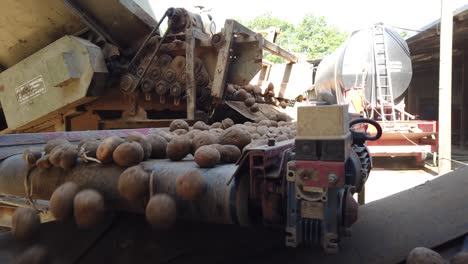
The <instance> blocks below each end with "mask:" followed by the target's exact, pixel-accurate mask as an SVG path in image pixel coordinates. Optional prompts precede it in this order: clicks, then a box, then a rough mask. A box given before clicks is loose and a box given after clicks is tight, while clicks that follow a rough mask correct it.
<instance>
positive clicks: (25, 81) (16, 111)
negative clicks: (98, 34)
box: [0, 36, 107, 129]
mask: <svg viewBox="0 0 468 264" xmlns="http://www.w3.org/2000/svg"><path fill="white" fill-rule="evenodd" d="M105 73H107V68H106V65H105V61H104V56H103V54H102V52H101V49H100V48H99V47H97V46H96V45H94V44H92V43H90V42H88V41H86V40H83V39H80V38H77V37H73V36H65V37H62V38H60V39H59V40H57V41H55V42H53V43H52V44H50V45H49V46H47V47H46V48H44V49H41V50H40V51H38V52H36V53H34V54H33V55H31V56H29V57H28V58H27V59H25V60H23V61H21V62H19V63H17V64H16V65H14V66H12V67H10V68H9V69H7V70H6V71H4V72H2V73H0V86H2V87H3V89H2V90H0V100H1V104H2V107H3V111H4V113H5V117H6V121H7V124H8V128H9V129H18V128H21V127H24V126H30V125H32V124H33V123H34V122H36V123H37V122H40V120H45V119H47V118H50V117H51V115H57V114H58V113H64V112H66V111H68V110H70V109H73V108H74V107H76V106H77V105H78V104H82V103H85V102H88V101H91V100H93V99H95V97H92V96H87V93H88V89H89V88H90V84H91V82H92V80H93V77H95V76H96V74H105Z"/></svg>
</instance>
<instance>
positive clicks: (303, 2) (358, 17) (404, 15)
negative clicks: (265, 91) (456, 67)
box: [138, 0, 468, 32]
mask: <svg viewBox="0 0 468 264" xmlns="http://www.w3.org/2000/svg"><path fill="white" fill-rule="evenodd" d="M140 1H145V0H139V1H138V2H140ZM146 1H149V3H150V5H151V7H152V9H153V11H154V13H155V14H156V17H157V18H159V17H161V14H162V13H163V12H164V11H165V10H166V9H167V8H168V7H185V8H187V9H190V8H192V7H193V6H197V5H199V6H204V7H206V8H211V9H212V11H211V15H212V16H213V17H214V19H215V21H216V24H217V31H219V30H220V29H221V28H222V25H223V24H224V20H225V19H229V18H233V19H241V20H242V21H248V20H250V19H252V18H254V17H256V16H259V15H262V14H265V13H268V12H270V13H272V15H273V16H276V17H279V18H282V19H284V20H286V21H288V22H290V23H298V22H299V21H300V20H301V18H302V17H303V16H304V15H306V14H313V15H315V16H324V17H325V19H326V20H327V22H329V23H331V24H333V25H335V26H336V27H338V28H339V29H340V30H342V31H347V32H352V31H354V30H358V29H360V28H364V27H368V26H369V25H371V24H373V23H375V22H383V23H385V24H387V25H391V26H395V27H402V28H409V29H415V30H417V29H420V28H422V27H424V26H425V25H427V24H429V23H431V22H433V21H434V20H437V19H439V18H440V6H441V0H353V1H351V0H320V1H319V0H286V1H274V0H234V1H229V0H146ZM444 1H450V4H451V5H452V7H453V9H454V10H455V9H456V8H458V7H460V6H463V5H466V4H468V0H444Z"/></svg>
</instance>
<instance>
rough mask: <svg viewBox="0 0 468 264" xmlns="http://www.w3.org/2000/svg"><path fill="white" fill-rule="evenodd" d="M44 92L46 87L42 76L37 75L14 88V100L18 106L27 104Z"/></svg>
mask: <svg viewBox="0 0 468 264" xmlns="http://www.w3.org/2000/svg"><path fill="white" fill-rule="evenodd" d="M45 92H46V86H45V84H44V79H43V78H42V75H39V76H37V77H35V78H34V79H32V80H30V81H28V82H26V83H24V84H22V85H21V86H18V87H16V88H15V93H16V100H18V103H19V104H24V103H27V102H28V101H30V100H31V99H33V98H35V97H38V96H39V95H41V94H43V93H45Z"/></svg>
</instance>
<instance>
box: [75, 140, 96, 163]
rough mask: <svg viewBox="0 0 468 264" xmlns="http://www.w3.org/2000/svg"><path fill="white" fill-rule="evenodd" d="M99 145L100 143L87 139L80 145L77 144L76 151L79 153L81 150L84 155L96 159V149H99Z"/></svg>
mask: <svg viewBox="0 0 468 264" xmlns="http://www.w3.org/2000/svg"><path fill="white" fill-rule="evenodd" d="M99 144H101V141H99V140H97V139H93V138H89V139H84V140H81V141H80V143H79V144H78V151H81V150H82V149H83V150H84V152H85V153H86V156H88V157H91V158H96V152H97V149H98V148H99Z"/></svg>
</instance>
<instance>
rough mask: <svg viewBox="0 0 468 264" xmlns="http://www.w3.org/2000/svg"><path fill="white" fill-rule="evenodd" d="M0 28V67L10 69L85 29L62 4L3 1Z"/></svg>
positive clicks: (57, 1)
mask: <svg viewBox="0 0 468 264" xmlns="http://www.w3.org/2000/svg"><path fill="white" fill-rule="evenodd" d="M0 28H1V29H2V30H0V40H1V41H0V65H2V66H3V67H5V68H8V67H11V66H13V65H14V64H16V63H18V62H19V61H21V60H22V59H24V58H26V57H27V56H30V55H32V54H33V53H34V52H36V51H38V50H39V49H42V48H44V47H45V46H47V45H49V44H50V43H52V42H53V41H55V40H57V39H59V38H60V37H62V36H64V35H67V34H68V35H69V34H74V33H76V32H78V31H80V30H82V29H84V28H85V25H84V24H83V23H82V22H81V21H80V20H79V18H78V17H76V16H75V15H73V14H72V13H71V12H70V11H69V9H68V8H67V7H66V6H65V4H64V3H63V1H62V0H44V1H42V0H41V1H37V0H2V1H0Z"/></svg>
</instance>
